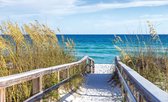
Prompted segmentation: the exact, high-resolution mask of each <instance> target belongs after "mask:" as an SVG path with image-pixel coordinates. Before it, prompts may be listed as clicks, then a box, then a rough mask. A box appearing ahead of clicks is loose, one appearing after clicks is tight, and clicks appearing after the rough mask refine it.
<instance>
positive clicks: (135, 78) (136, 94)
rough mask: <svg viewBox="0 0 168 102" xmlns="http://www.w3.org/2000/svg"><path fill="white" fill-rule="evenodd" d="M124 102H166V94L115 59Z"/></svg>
mask: <svg viewBox="0 0 168 102" xmlns="http://www.w3.org/2000/svg"><path fill="white" fill-rule="evenodd" d="M115 68H116V71H117V72H118V75H119V79H120V82H121V84H122V89H123V90H122V91H123V93H124V98H125V99H124V100H125V101H128V102H168V93H166V92H165V91H163V90H161V89H160V88H158V87H157V86H156V85H154V84H153V83H151V82H150V81H148V80H147V79H145V78H144V77H142V76H141V75H139V74H138V73H137V72H136V71H134V70H133V69H131V68H130V67H128V66H127V65H125V64H124V63H122V62H121V61H120V58H119V57H116V58H115Z"/></svg>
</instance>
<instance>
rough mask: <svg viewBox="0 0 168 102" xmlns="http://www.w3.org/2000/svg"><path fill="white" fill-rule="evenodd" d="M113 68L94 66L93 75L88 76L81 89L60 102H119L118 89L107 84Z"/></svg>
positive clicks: (103, 65) (100, 65)
mask: <svg viewBox="0 0 168 102" xmlns="http://www.w3.org/2000/svg"><path fill="white" fill-rule="evenodd" d="M113 68H114V65H112V64H95V73H94V74H88V75H87V76H86V79H85V82H84V84H83V85H82V86H81V88H80V89H79V90H78V91H77V92H75V93H74V94H73V95H70V96H69V97H68V98H66V99H65V100H62V102H116V101H118V102H120V100H121V98H120V97H121V94H120V90H119V88H118V87H112V86H111V85H110V84H109V83H108V81H109V79H110V78H111V75H112V72H113Z"/></svg>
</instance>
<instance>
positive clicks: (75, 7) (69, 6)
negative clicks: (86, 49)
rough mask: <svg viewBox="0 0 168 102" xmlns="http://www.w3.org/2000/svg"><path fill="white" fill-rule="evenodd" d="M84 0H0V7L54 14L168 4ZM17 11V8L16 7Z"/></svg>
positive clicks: (162, 0)
mask: <svg viewBox="0 0 168 102" xmlns="http://www.w3.org/2000/svg"><path fill="white" fill-rule="evenodd" d="M82 3H83V1H81V0H80V1H79V0H40V1H39V0H0V7H1V8H3V7H5V8H7V7H10V8H9V9H10V10H9V11H12V8H18V11H19V9H20V8H19V7H21V8H24V9H25V12H21V14H23V13H26V10H27V11H28V10H29V13H30V11H32V12H33V13H34V12H37V13H40V14H52V15H58V16H60V15H67V14H74V13H88V12H97V11H100V10H105V9H118V8H130V7H151V6H161V5H168V1H167V0H143V1H135V0H132V1H131V2H126V3H117V2H115V3H103V2H102V3H95V4H92V5H79V4H82ZM14 10H15V11H13V12H17V11H16V9H14Z"/></svg>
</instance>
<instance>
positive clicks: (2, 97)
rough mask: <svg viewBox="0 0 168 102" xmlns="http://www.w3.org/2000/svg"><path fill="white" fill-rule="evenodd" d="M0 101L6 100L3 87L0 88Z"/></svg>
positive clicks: (4, 101)
mask: <svg viewBox="0 0 168 102" xmlns="http://www.w3.org/2000/svg"><path fill="white" fill-rule="evenodd" d="M0 102H6V97H5V88H0Z"/></svg>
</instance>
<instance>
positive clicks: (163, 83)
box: [114, 21, 168, 92]
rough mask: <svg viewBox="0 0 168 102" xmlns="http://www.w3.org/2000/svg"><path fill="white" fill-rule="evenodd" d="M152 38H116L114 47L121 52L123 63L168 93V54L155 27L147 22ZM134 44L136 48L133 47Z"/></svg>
mask: <svg viewBox="0 0 168 102" xmlns="http://www.w3.org/2000/svg"><path fill="white" fill-rule="evenodd" d="M147 25H148V28H149V34H150V38H149V39H147V40H145V39H142V38H139V37H140V35H138V36H137V38H136V40H134V41H132V39H131V38H127V37H125V40H123V39H121V37H120V36H116V35H115V38H114V46H115V47H116V49H117V50H118V51H120V58H121V60H122V62H124V63H125V64H127V65H128V66H130V67H131V68H133V69H134V70H135V71H137V72H138V73H139V74H141V75H142V76H143V77H145V78H146V79H148V80H149V81H151V82H152V83H154V84H155V85H157V86H158V87H160V88H161V89H162V90H164V91H167V92H168V53H167V49H166V48H165V47H163V44H162V42H161V40H160V38H159V35H158V34H157V32H156V30H155V28H154V25H153V24H152V23H151V22H149V21H147ZM142 36H143V35H142ZM131 44H134V45H135V46H132V45H131Z"/></svg>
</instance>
